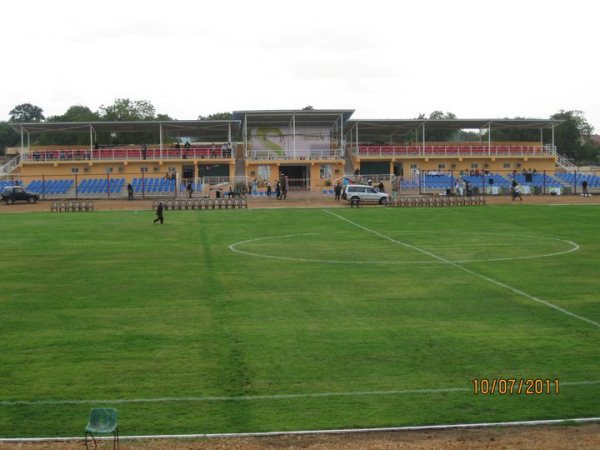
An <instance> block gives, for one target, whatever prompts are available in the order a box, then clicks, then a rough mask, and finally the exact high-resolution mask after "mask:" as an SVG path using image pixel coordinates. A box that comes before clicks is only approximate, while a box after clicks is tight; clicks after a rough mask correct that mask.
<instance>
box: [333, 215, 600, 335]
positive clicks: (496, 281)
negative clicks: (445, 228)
mask: <svg viewBox="0 0 600 450" xmlns="http://www.w3.org/2000/svg"><path fill="white" fill-rule="evenodd" d="M323 211H324V212H326V213H327V214H330V215H332V216H334V217H337V218H338V219H340V220H343V221H345V222H347V223H349V224H351V225H354V226H355V227H358V228H360V229H361V230H364V231H366V232H368V233H371V234H374V235H375V236H379V237H380V238H382V239H386V240H388V241H390V242H393V243H394V244H397V245H401V246H403V247H406V248H410V249H411V250H415V251H417V252H419V253H422V254H424V255H427V256H429V257H431V258H433V259H437V260H438V261H441V262H443V263H445V264H447V265H449V266H452V267H454V268H456V269H459V270H462V271H463V272H466V273H468V274H469V275H473V276H475V277H477V278H480V279H482V280H484V281H487V282H489V283H492V284H495V285H496V286H500V287H502V288H504V289H508V290H509V291H512V292H514V293H515V294H518V295H520V296H522V297H525V298H528V299H529V300H533V301H534V302H537V303H541V304H542V305H545V306H547V307H549V308H552V309H555V310H556V311H559V312H561V313H563V314H566V315H567V316H571V317H573V318H575V319H578V320H581V321H583V322H587V323H589V324H591V325H594V326H595V327H597V328H600V323H598V322H595V321H593V320H591V319H588V318H586V317H582V316H579V315H577V314H575V313H572V312H571V311H568V310H566V309H564V308H561V307H560V306H557V305H555V304H553V303H550V302H548V301H546V300H543V299H541V298H539V297H535V296H533V295H529V294H528V293H527V292H524V291H522V290H520V289H517V288H515V287H512V286H509V285H508V284H506V283H503V282H501V281H498V280H495V279H493V278H490V277H488V276H485V275H482V274H480V273H477V272H475V271H473V270H471V269H467V268H466V267H463V266H461V265H460V264H457V263H455V262H453V261H450V260H448V259H446V258H443V257H442V256H438V255H436V254H434V253H431V252H430V251H427V250H425V249H423V248H420V247H416V246H414V245H411V244H408V243H406V242H402V241H398V240H396V239H394V238H391V237H389V236H386V235H384V234H381V233H380V232H378V231H375V230H372V229H370V228H367V227H365V226H363V225H361V224H359V223H356V222H353V221H352V220H350V219H346V218H345V217H342V216H340V215H338V214H336V213H333V212H331V211H328V210H323Z"/></svg>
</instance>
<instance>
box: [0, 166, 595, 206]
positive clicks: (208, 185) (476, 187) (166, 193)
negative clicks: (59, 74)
mask: <svg viewBox="0 0 600 450" xmlns="http://www.w3.org/2000/svg"><path fill="white" fill-rule="evenodd" d="M341 179H344V180H347V182H351V183H358V184H368V183H369V180H370V183H371V184H372V185H374V186H377V185H379V184H380V183H383V185H384V186H385V189H386V190H391V191H393V192H395V193H397V194H399V195H402V194H416V193H419V194H443V195H456V194H458V195H461V193H462V195H467V194H468V193H470V194H473V195H478V194H485V195H502V194H509V193H510V191H511V187H512V184H513V181H516V182H517V183H519V185H520V186H521V188H522V192H523V193H524V194H554V195H560V194H567V195H568V194H581V193H582V190H583V183H584V182H585V183H587V189H588V191H589V192H590V193H592V194H600V173H593V172H581V171H577V170H575V171H561V172H546V171H542V172H530V173H527V172H522V171H521V172H515V171H502V172H494V173H490V172H485V171H484V172H480V171H469V172H461V171H418V170H415V171H412V172H409V173H408V174H406V175H405V176H403V177H400V176H398V177H396V176H393V175H390V174H368V175H348V176H345V177H343V178H341V177H340V180H341ZM336 181H338V180H337V179H336V180H325V179H307V178H293V179H292V178H290V179H289V180H288V185H289V191H290V193H292V194H293V193H294V192H297V193H302V195H308V194H309V193H311V192H312V193H313V194H314V193H322V192H326V193H327V195H332V192H333V185H334V184H335V182H336ZM270 183H271V191H272V192H274V191H275V185H276V182H275V181H274V180H271V182H270ZM17 184H18V185H20V186H23V187H24V188H25V189H26V190H28V191H30V192H33V193H37V194H39V195H40V197H41V198H42V199H52V200H56V199H79V198H82V199H88V198H89V199H92V198H96V199H99V198H115V199H126V198H128V184H131V187H132V189H133V197H134V198H135V199H139V198H153V197H155V198H159V197H160V198H177V197H183V196H186V197H192V198H194V197H205V196H211V197H217V196H219V197H222V196H223V195H225V194H226V193H227V192H228V191H229V188H230V187H231V188H232V189H233V191H234V192H235V193H238V194H244V193H249V194H250V195H259V196H261V195H265V194H266V192H267V181H265V180H259V181H258V182H257V183H256V185H255V183H254V181H253V180H252V179H250V178H246V177H235V178H230V177H204V178H198V179H193V180H185V179H167V178H164V177H158V176H152V175H149V174H148V173H138V174H128V175H127V178H126V177H125V175H120V174H106V173H98V174H88V173H86V174H84V175H82V174H73V175H68V176H66V175H63V176H51V175H38V176H31V177H23V176H20V175H18V174H17V175H15V174H13V175H10V176H7V177H4V178H2V179H0V190H1V189H3V188H4V187H5V186H12V185H17ZM189 184H191V188H192V189H191V192H190V191H189V190H188V185H189Z"/></svg>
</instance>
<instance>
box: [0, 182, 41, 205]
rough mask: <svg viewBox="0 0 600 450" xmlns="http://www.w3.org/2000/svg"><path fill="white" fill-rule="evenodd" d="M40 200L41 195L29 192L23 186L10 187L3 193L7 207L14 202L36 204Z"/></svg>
mask: <svg viewBox="0 0 600 450" xmlns="http://www.w3.org/2000/svg"><path fill="white" fill-rule="evenodd" d="M39 199H40V196H39V195H37V194H32V193H31V192H27V191H26V190H25V189H23V188H22V187H21V186H8V187H5V188H4V190H3V191H2V201H5V202H6V204H7V205H12V204H13V203H14V202H16V201H19V200H23V201H26V202H29V203H35V202H37V201H38V200H39Z"/></svg>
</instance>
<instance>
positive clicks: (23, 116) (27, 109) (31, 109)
mask: <svg viewBox="0 0 600 450" xmlns="http://www.w3.org/2000/svg"><path fill="white" fill-rule="evenodd" d="M43 113H44V110H43V109H42V108H40V107H39V106H35V105H32V104H31V103H22V104H20V105H17V106H15V107H14V108H13V109H12V110H11V111H10V112H9V114H10V119H9V121H10V122H42V121H43V120H44V114H43Z"/></svg>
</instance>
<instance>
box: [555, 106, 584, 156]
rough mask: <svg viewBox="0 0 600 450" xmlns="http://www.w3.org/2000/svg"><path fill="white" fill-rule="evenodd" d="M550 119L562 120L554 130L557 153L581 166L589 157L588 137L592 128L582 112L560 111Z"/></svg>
mask: <svg viewBox="0 0 600 450" xmlns="http://www.w3.org/2000/svg"><path fill="white" fill-rule="evenodd" d="M550 118H551V119H555V120H563V123H561V124H560V125H558V126H557V127H555V129H554V143H555V145H556V147H557V149H558V152H560V153H561V154H563V155H565V156H567V157H568V158H571V159H573V160H575V162H576V163H578V164H581V163H582V162H585V161H586V160H587V159H588V158H589V156H590V149H591V147H590V146H588V144H590V136H591V135H592V133H593V132H594V128H593V127H592V126H591V125H590V124H589V123H588V121H587V120H586V119H585V117H584V115H583V112H582V111H578V110H572V111H565V110H562V109H561V110H560V111H559V112H558V113H556V114H553V115H552V116H551V117H550Z"/></svg>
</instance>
